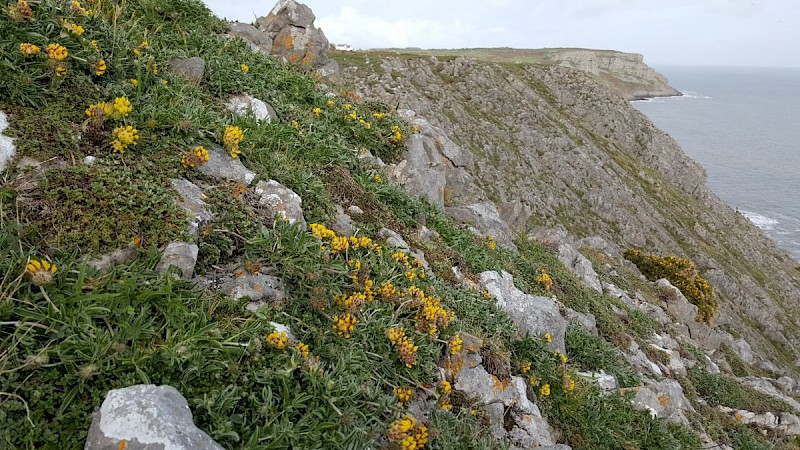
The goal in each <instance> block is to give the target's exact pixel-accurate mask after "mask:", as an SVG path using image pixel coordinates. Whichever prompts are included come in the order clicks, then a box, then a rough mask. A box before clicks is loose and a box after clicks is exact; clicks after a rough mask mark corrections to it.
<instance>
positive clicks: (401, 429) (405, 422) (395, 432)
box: [388, 414, 417, 442]
mask: <svg viewBox="0 0 800 450" xmlns="http://www.w3.org/2000/svg"><path fill="white" fill-rule="evenodd" d="M416 424H417V421H416V420H415V419H414V418H413V417H411V416H409V415H408V414H405V415H404V416H403V418H402V419H398V420H395V421H394V422H392V423H391V425H389V433H388V434H389V439H391V440H393V441H396V442H397V441H402V440H404V439H406V438H407V437H409V433H410V432H411V431H412V430H413V429H414V427H415V426H416Z"/></svg>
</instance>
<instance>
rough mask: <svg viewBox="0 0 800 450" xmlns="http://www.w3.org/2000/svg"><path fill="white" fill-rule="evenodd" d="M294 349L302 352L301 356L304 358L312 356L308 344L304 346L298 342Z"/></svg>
mask: <svg viewBox="0 0 800 450" xmlns="http://www.w3.org/2000/svg"><path fill="white" fill-rule="evenodd" d="M294 348H295V349H296V350H297V351H298V352H300V354H301V355H303V358H308V356H309V355H310V354H311V350H309V348H308V344H304V343H302V342H299V341H298V342H297V343H296V344H294Z"/></svg>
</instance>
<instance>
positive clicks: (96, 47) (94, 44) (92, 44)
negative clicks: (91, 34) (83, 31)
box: [89, 39, 100, 50]
mask: <svg viewBox="0 0 800 450" xmlns="http://www.w3.org/2000/svg"><path fill="white" fill-rule="evenodd" d="M89 47H92V48H93V49H95V50H100V47H98V45H97V41H95V40H94V39H92V41H91V42H89Z"/></svg>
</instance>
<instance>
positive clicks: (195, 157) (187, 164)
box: [181, 145, 208, 169]
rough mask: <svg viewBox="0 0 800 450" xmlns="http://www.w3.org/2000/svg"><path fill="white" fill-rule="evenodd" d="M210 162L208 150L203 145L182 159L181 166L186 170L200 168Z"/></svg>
mask: <svg viewBox="0 0 800 450" xmlns="http://www.w3.org/2000/svg"><path fill="white" fill-rule="evenodd" d="M207 162H208V150H206V148H205V147H203V146H202V145H198V146H197V147H195V148H193V149H192V151H190V152H188V153H186V154H184V155H183V156H182V157H181V165H183V168H184V169H193V168H195V167H200V166H202V165H203V164H205V163H207Z"/></svg>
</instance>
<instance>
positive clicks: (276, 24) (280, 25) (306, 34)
mask: <svg viewBox="0 0 800 450" xmlns="http://www.w3.org/2000/svg"><path fill="white" fill-rule="evenodd" d="M314 20H315V17H314V13H313V12H312V11H311V8H309V7H308V6H306V5H304V4H302V3H299V2H296V1H294V0H281V1H279V2H278V3H277V4H276V5H275V7H273V8H272V11H270V13H269V14H268V15H266V16H265V17H259V18H258V20H257V21H256V24H257V26H256V27H254V26H252V25H247V24H241V23H233V24H231V27H230V34H231V35H233V36H238V37H240V38H242V39H243V40H244V41H245V42H246V43H247V44H248V45H249V46H250V48H251V49H252V50H253V51H255V52H259V53H261V54H264V55H271V56H274V57H277V58H279V59H280V60H282V61H285V62H290V63H295V64H301V65H303V66H305V67H308V68H309V69H313V70H316V71H317V72H318V73H319V74H320V75H322V76H323V77H326V78H331V79H335V78H336V77H337V75H338V73H339V65H338V64H337V63H336V61H333V60H331V59H329V58H328V48H329V47H330V43H329V42H328V39H327V38H326V37H325V33H323V32H322V30H321V29H319V28H317V27H315V26H314Z"/></svg>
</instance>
